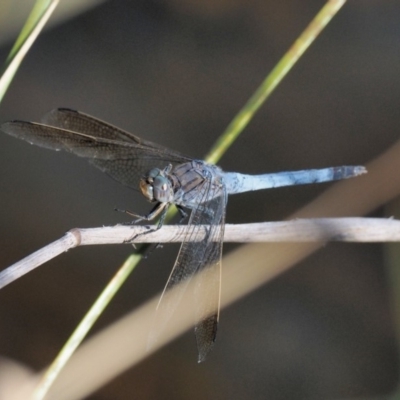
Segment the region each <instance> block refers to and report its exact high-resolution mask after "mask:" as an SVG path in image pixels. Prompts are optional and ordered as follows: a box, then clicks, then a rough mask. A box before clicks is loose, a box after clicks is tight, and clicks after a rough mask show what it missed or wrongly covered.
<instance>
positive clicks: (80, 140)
mask: <svg viewBox="0 0 400 400" xmlns="http://www.w3.org/2000/svg"><path fill="white" fill-rule="evenodd" d="M1 129H2V130H3V131H4V132H5V133H7V134H9V135H11V136H14V137H16V138H18V139H23V140H26V141H27V142H29V143H31V144H35V145H38V146H40V147H44V148H47V149H52V150H65V151H68V152H71V153H73V154H75V155H77V156H79V157H84V158H88V159H89V161H90V163H91V164H93V165H94V166H95V167H97V168H99V169H100V170H101V171H103V172H105V173H107V174H108V175H110V176H111V177H112V178H114V179H115V180H117V181H119V182H120V183H122V184H124V185H127V186H129V187H131V188H134V189H136V190H140V192H141V193H142V194H143V195H144V196H145V197H146V199H147V200H149V201H150V202H152V203H154V207H153V209H152V210H151V211H150V212H149V214H147V215H145V216H136V217H137V219H136V221H135V222H137V221H142V220H153V219H155V218H156V217H157V216H159V223H158V225H157V229H160V228H161V227H162V224H163V222H164V217H165V215H166V211H167V210H168V208H169V207H170V206H171V205H172V204H175V205H176V206H177V207H178V208H179V209H180V210H182V212H184V211H183V210H184V209H187V210H189V211H190V216H189V219H188V223H187V226H186V228H185V234H184V237H183V240H182V243H181V246H180V250H179V253H178V256H177V259H176V261H175V264H174V266H173V268H172V271H171V274H170V276H169V278H168V281H167V283H166V286H165V289H164V291H163V294H162V296H161V298H160V301H159V303H158V306H157V311H156V319H159V320H160V324H159V325H158V326H159V327H163V326H165V325H166V324H167V323H168V320H170V319H171V317H172V315H173V314H174V312H175V310H176V309H177V307H178V304H179V303H180V301H181V300H182V298H183V294H184V293H185V290H186V288H187V286H188V283H189V282H190V280H191V279H192V278H193V277H194V276H195V275H196V274H197V273H198V272H202V274H200V275H201V276H202V277H205V276H207V278H208V279H207V284H205V278H201V279H202V280H200V282H198V283H197V284H196V289H195V291H194V295H193V298H194V300H195V301H194V319H195V336H196V342H197V348H198V362H202V361H204V360H205V359H206V356H207V354H208V353H209V351H210V350H211V348H212V347H213V345H214V342H215V339H216V334H217V327H218V321H219V311H220V298H221V256H222V244H223V238H224V225H225V211H226V205H227V201H228V195H231V194H235V193H242V192H247V191H252V190H260V189H268V188H276V187H281V186H290V185H302V184H308V183H320V182H328V181H334V180H339V179H345V178H350V177H355V176H358V175H360V174H363V173H365V172H366V170H365V168H364V167H362V166H340V167H329V168H323V169H310V170H300V171H289V172H278V173H269V174H262V175H246V174H241V173H236V172H223V171H222V169H221V168H220V167H218V166H216V165H213V164H209V163H207V162H205V161H203V160H197V159H193V158H190V157H187V156H185V155H183V154H181V153H179V152H177V151H174V150H171V149H169V148H167V147H164V146H161V145H159V144H156V143H153V142H150V141H147V140H144V139H142V138H140V137H138V136H136V135H134V134H132V133H129V132H126V131H124V130H122V129H119V128H117V127H115V126H113V125H110V124H108V123H106V122H104V121H101V120H99V119H97V118H94V117H92V116H89V115H87V114H84V113H82V112H79V111H75V110H71V109H67V108H59V109H54V110H52V111H50V112H49V113H47V114H46V115H44V117H43V118H42V122H41V123H34V122H26V121H11V122H6V123H4V124H2V125H1ZM204 226H206V227H207V229H206V233H205V235H204V238H203V239H202V240H201V241H200V242H198V241H195V240H194V237H195V236H197V234H198V232H199V229H204V228H202V227H204ZM172 288H175V290H174V291H173V292H171V293H173V295H172V296H167V297H168V299H167V300H165V301H163V300H164V299H165V297H166V296H165V293H167V292H169V291H170V290H171V289H172ZM157 334H158V333H157Z"/></svg>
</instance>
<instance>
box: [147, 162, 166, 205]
mask: <svg viewBox="0 0 400 400" xmlns="http://www.w3.org/2000/svg"><path fill="white" fill-rule="evenodd" d="M169 170H170V167H167V168H165V169H163V170H161V169H159V168H153V169H152V170H150V171H149V172H148V173H147V174H146V175H145V176H143V177H142V178H141V179H140V190H141V192H142V194H143V196H145V197H146V198H147V199H148V200H150V201H151V202H156V201H158V202H160V203H170V202H172V200H173V199H174V191H173V189H172V183H171V181H170V180H169V179H168V177H167V176H166V175H167V174H168V172H169Z"/></svg>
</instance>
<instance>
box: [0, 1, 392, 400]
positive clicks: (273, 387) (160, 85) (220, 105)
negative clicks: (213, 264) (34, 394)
mask: <svg viewBox="0 0 400 400" xmlns="http://www.w3.org/2000/svg"><path fill="white" fill-rule="evenodd" d="M24 3H26V4H24ZM32 3H33V2H32V1H27V2H22V1H20V2H18V5H17V2H13V1H9V2H8V1H5V0H2V1H1V2H0V45H1V47H0V59H1V60H5V59H6V57H7V54H8V52H9V50H10V48H11V46H12V43H13V40H14V38H15V35H16V34H17V33H18V31H19V30H20V28H21V26H22V25H23V22H24V20H25V19H26V17H27V15H28V14H29V11H30V7H31V6H32ZM76 3H77V4H78V8H77V9H76V8H74V7H75V2H72V1H68V2H63V1H61V6H60V8H59V9H58V10H57V11H56V13H55V15H54V18H53V17H52V21H53V22H52V25H51V26H50V27H49V28H48V29H47V30H46V31H45V32H44V33H43V34H42V35H41V36H40V37H39V39H38V40H37V42H36V43H35V45H34V46H33V48H32V50H31V51H30V52H29V54H28V56H27V57H26V60H25V61H24V62H23V64H22V67H21V69H20V70H19V72H18V74H17V76H16V78H15V80H14V82H13V83H12V86H11V87H10V89H9V91H8V93H7V95H6V97H5V100H4V101H3V103H2V106H1V107H0V121H1V122H4V121H7V120H11V119H22V120H32V121H39V120H40V117H41V116H42V115H43V114H44V113H46V112H47V111H49V110H50V109H52V108H56V107H69V108H74V109H78V110H81V111H84V112H86V113H89V114H92V115H94V116H97V117H98V118H100V119H103V120H105V121H108V122H110V123H112V124H114V125H117V126H119V127H121V128H124V129H126V130H128V131H131V132H133V133H135V134H137V135H139V136H143V137H144V138H146V139H149V140H152V141H155V142H157V143H160V144H163V145H166V146H168V147H171V148H174V149H176V150H178V151H180V152H182V153H184V154H187V155H189V156H192V157H196V158H202V157H203V156H204V154H205V153H206V152H207V151H208V149H209V148H210V147H211V145H212V144H213V143H214V140H215V139H216V138H217V137H218V135H219V134H220V133H221V132H222V131H223V130H224V129H225V128H226V126H227V125H228V123H229V122H230V121H231V119H232V118H233V117H234V116H235V114H236V113H237V112H238V110H239V109H240V108H241V107H242V106H243V104H244V103H245V101H246V100H247V99H248V98H249V97H250V95H251V94H252V93H253V91H254V90H255V89H256V88H257V86H258V85H259V84H260V82H261V81H262V80H263V79H264V77H265V76H266V74H267V73H268V72H269V71H270V70H271V69H272V68H273V67H274V65H275V64H276V63H277V61H278V60H279V59H280V57H281V56H282V55H283V54H284V52H285V51H286V50H287V49H288V48H289V46H290V45H291V44H292V43H293V41H294V40H295V39H296V38H297V36H298V35H299V34H300V33H301V32H302V30H303V29H304V28H305V27H306V26H307V24H308V23H309V21H310V20H311V19H312V18H313V16H314V15H315V14H316V13H317V12H318V11H319V9H320V8H321V7H322V6H323V4H324V3H325V2H324V1H319V0H291V1H280V2H277V1H266V0H252V1H245V0H235V1H232V0H231V1H226V0H212V1H211V0H202V1H199V0H186V1H185V0H166V1H160V0H143V1H140V0H137V1H122V0H110V1H103V2H96V1H90V2H84V1H80V2H76ZM399 16H400V3H399V2H398V1H395V0H380V1H373V0H369V1H368V0H363V1H351V2H349V3H348V4H347V5H345V6H344V8H343V9H342V10H341V11H340V13H339V14H338V16H337V17H336V18H335V19H334V20H333V21H332V22H331V24H330V25H329V26H328V28H327V29H326V30H325V31H324V32H323V34H322V35H321V37H320V38H318V40H317V41H316V42H315V43H314V44H313V45H312V47H311V48H310V49H309V50H308V51H307V53H306V54H305V56H304V57H303V58H302V59H301V61H300V62H299V63H298V64H297V65H296V66H295V68H294V69H293V71H291V72H290V74H289V75H288V77H287V78H286V79H285V80H284V82H283V83H282V84H281V85H280V86H279V88H278V89H277V90H276V92H275V93H274V94H273V95H272V97H271V98H270V99H269V100H268V102H267V103H266V105H265V106H264V107H263V108H262V109H261V111H260V112H259V113H258V114H257V116H256V117H255V119H254V120H253V121H252V122H251V124H250V125H249V126H248V128H247V129H246V131H245V132H244V133H243V134H242V136H241V137H240V138H239V139H238V140H237V142H236V143H235V144H234V145H233V146H232V148H231V149H230V150H229V152H228V153H227V154H226V155H225V156H224V158H223V159H222V160H221V162H220V163H219V164H220V166H221V167H222V168H223V169H224V170H227V171H239V172H244V173H263V172H274V171H282V170H294V169H305V168H321V167H327V166H333V165H342V164H353V165H357V164H365V163H366V162H367V161H369V160H370V159H372V158H374V157H375V156H377V155H379V154H380V153H381V152H383V151H384V150H386V149H387V148H388V147H390V146H391V145H392V144H393V143H394V142H395V141H396V140H397V139H398V132H399V130H400V113H399V111H398V103H399V100H400V74H399V66H400V24H399ZM393 172H394V173H396V172H397V171H393ZM0 187H1V196H0V248H1V249H2V250H1V251H0V267H1V268H2V269H3V268H5V267H7V266H9V265H10V264H12V263H13V262H15V261H17V260H19V259H21V258H23V257H24V256H26V255H28V254H30V253H31V252H33V251H35V250H37V249H39V248H40V247H42V246H44V245H46V244H47V243H49V242H51V241H53V240H55V239H57V238H58V237H60V236H62V234H63V233H64V232H66V231H67V230H69V229H71V228H73V227H95V226H102V225H114V224H116V223H120V222H124V221H127V220H128V219H127V217H126V216H125V215H123V214H120V213H116V212H115V211H114V208H115V207H119V208H127V209H131V210H134V211H135V212H138V213H146V212H147V211H148V210H149V204H148V203H146V201H145V200H144V199H143V198H142V196H141V195H139V194H138V193H137V192H135V191H133V190H131V189H129V188H126V187H123V186H121V185H119V184H118V183H116V182H114V181H113V180H112V179H110V178H108V177H107V176H106V175H104V174H102V173H100V172H99V171H98V170H96V169H95V168H93V167H91V166H90V165H89V164H88V163H87V162H86V161H85V160H83V159H78V158H76V157H74V156H73V155H70V154H65V153H55V152H51V151H46V150H44V149H41V148H38V147H33V146H29V145H27V143H25V142H22V141H18V140H15V139H14V138H11V137H9V136H7V135H5V134H0ZM327 187H328V185H311V186H306V187H297V188H282V189H277V190H273V191H268V192H265V191H264V192H257V193H247V194H242V195H237V196H234V197H230V198H229V204H228V211H227V222H228V223H244V222H256V221H257V222H258V221H270V220H271V221H273V220H281V219H284V218H285V217H287V216H288V215H290V214H291V213H293V212H294V211H295V210H296V209H298V208H299V207H301V206H303V205H304V204H307V203H308V202H309V201H311V200H312V199H313V198H315V197H316V196H317V195H318V194H319V193H321V192H322V191H324V190H325V189H326V188H327ZM393 210H394V208H391V212H390V213H391V214H390V215H393V213H394V211H393ZM387 213H388V211H387V210H385V209H378V210H375V212H374V213H373V214H371V215H373V216H385V215H386V214H387ZM178 248H179V247H178V245H165V246H164V247H163V248H162V249H160V250H157V251H154V252H153V253H152V255H151V257H149V258H148V259H146V260H144V261H143V262H142V263H141V264H140V266H139V268H137V269H136V271H135V272H134V274H133V275H132V277H131V278H130V279H129V281H128V282H127V283H126V285H125V286H124V287H123V289H122V290H121V291H120V293H119V294H118V295H117V297H116V299H115V300H114V301H113V303H112V304H111V306H110V307H109V308H108V309H107V310H106V312H105V313H104V314H103V315H102V317H101V318H100V320H99V322H98V323H97V324H96V327H95V329H94V332H96V331H98V330H100V329H101V328H103V327H105V326H107V325H108V324H110V323H111V322H112V321H115V320H116V319H118V318H119V317H121V316H122V315H124V314H125V313H127V312H128V311H130V310H132V309H134V308H135V307H137V306H138V305H140V304H142V303H143V302H144V301H145V300H146V299H148V298H150V297H152V296H154V295H155V294H156V293H158V292H159V291H160V290H162V288H163V286H164V284H165V282H166V280H167V277H168V275H169V272H170V268H171V267H172V265H173V263H174V259H175V258H176V255H177V251H178ZM232 248H233V245H229V244H226V245H225V247H224V252H225V253H228V252H229V251H230V250H231V249H232ZM132 251H133V249H132V247H131V246H127V245H120V246H103V247H87V248H78V249H74V250H73V251H70V252H68V253H67V254H63V255H61V256H59V257H58V258H56V259H54V260H52V261H51V262H49V263H47V264H46V265H44V266H42V267H40V268H39V269H37V270H36V271H34V272H32V273H30V274H28V275H26V276H24V277H23V278H22V279H20V280H18V281H17V282H15V283H13V284H12V285H10V286H8V287H6V288H4V289H3V290H2V291H1V292H0V354H1V355H2V356H3V357H6V358H8V359H11V360H14V361H17V362H19V363H21V364H23V365H25V366H27V367H28V368H31V369H32V370H34V371H38V370H40V369H42V368H44V367H45V366H46V365H47V364H48V363H49V362H50V361H51V360H52V359H53V358H54V357H55V355H56V354H57V352H58V351H59V349H60V347H61V346H62V345H63V343H64V342H65V340H66V339H67V338H68V337H69V335H70V333H71V332H72V330H73V329H74V327H75V326H76V324H77V323H78V322H79V321H80V319H81V318H82V316H83V315H84V314H85V312H86V311H87V309H88V308H89V306H90V305H91V304H92V302H93V301H94V300H95V298H96V297H97V295H98V294H99V292H100V291H101V290H102V288H103V287H104V285H105V284H106V283H107V282H108V280H109V279H110V278H111V276H112V275H113V273H114V272H115V271H116V269H117V268H118V267H119V265H120V264H121V263H122V262H123V261H124V259H125V258H126V257H127V256H128V255H129V254H130V253H131V252H132ZM387 251H388V250H387V246H386V245H378V244H343V243H332V244H329V245H328V246H326V247H324V248H323V249H321V250H320V251H318V252H317V253H315V254H313V255H312V256H311V257H309V258H307V259H306V260H305V261H303V262H301V263H299V264H298V265H296V266H295V268H293V269H292V270H290V271H289V272H287V273H285V274H283V275H281V276H279V277H278V278H277V279H275V280H274V281H272V282H270V283H269V284H268V285H265V286H263V287H262V288H260V289H259V290H257V291H255V292H253V293H252V294H251V295H249V296H247V297H246V298H244V299H242V300H241V301H239V302H237V303H235V304H233V305H232V306H231V307H229V308H227V309H224V310H223V311H222V314H221V323H220V329H219V334H218V340H217V344H216V346H215V348H214V350H213V351H212V353H211V354H210V355H209V358H208V360H207V361H206V362H205V363H203V364H200V365H198V364H197V363H196V358H197V354H196V352H197V349H196V345H195V341H194V336H193V332H187V333H186V334H185V335H184V336H182V337H180V338H178V339H177V340H176V341H174V342H173V343H171V344H170V345H169V346H167V347H165V348H164V349H162V350H161V351H159V352H157V353H156V354H154V355H152V356H151V357H150V358H148V359H146V360H145V361H143V362H142V363H141V364H139V365H138V366H136V367H134V368H131V369H130V370H129V371H127V372H126V373H124V374H123V375H121V376H119V377H117V378H116V379H115V380H113V381H112V382H110V383H108V384H106V385H105V386H104V387H103V388H101V389H100V390H99V391H98V392H96V393H95V394H93V395H91V397H90V399H92V400H100V399H113V400H118V399H128V398H133V397H135V398H139V399H141V398H146V399H188V398H190V399H204V398H211V399H227V398H229V399H266V398H268V399H279V400H287V399H339V398H372V397H373V396H382V397H383V396H384V395H386V394H388V393H391V392H393V391H394V390H395V388H396V387H397V384H398V371H399V368H398V367H399V359H398V345H397V336H396V318H395V313H394V305H393V296H394V293H393V291H394V290H395V287H394V286H395V285H394V283H393V281H391V279H390V277H391V274H390V273H389V269H388V265H387V260H388V257H385V254H387ZM243 268H246V266H245V265H244V266H243ZM397 318H398V317H397ZM134 340H135V338H134V332H132V341H134ZM3 362H4V361H3ZM0 373H1V363H0Z"/></svg>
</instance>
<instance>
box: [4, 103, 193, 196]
mask: <svg viewBox="0 0 400 400" xmlns="http://www.w3.org/2000/svg"><path fill="white" fill-rule="evenodd" d="M55 111H58V110H54V111H53V112H51V113H49V114H48V119H49V122H51V121H53V122H54V123H55V120H56V115H57V116H58V118H59V121H58V124H57V125H60V126H50V125H45V124H38V123H33V122H24V121H13V122H7V123H5V124H3V125H2V126H1V129H2V130H3V131H4V132H6V133H8V134H9V135H11V136H14V137H17V138H19V139H23V140H26V141H28V142H29V143H31V144H35V145H37V146H40V147H44V148H47V149H52V150H66V151H69V152H71V153H74V154H75V155H77V156H80V157H85V158H89V159H90V162H91V163H92V164H93V165H95V166H96V167H97V168H99V169H101V170H102V171H104V172H106V173H107V174H109V175H110V176H111V177H113V178H114V179H115V180H117V181H119V182H121V183H122V184H124V185H127V186H130V187H133V188H134V189H138V187H139V179H140V178H141V176H142V175H143V174H145V173H146V172H147V171H148V170H150V169H151V168H155V167H158V168H164V167H165V166H166V165H168V164H173V165H176V164H178V163H182V162H186V161H188V160H190V159H189V158H187V157H185V156H182V155H180V154H179V153H176V152H174V151H172V150H168V149H166V148H163V147H161V146H157V145H156V144H153V143H151V146H149V145H148V143H150V142H145V141H141V139H140V138H137V137H136V136H134V135H130V134H129V133H124V132H123V131H121V130H119V129H118V128H114V127H112V126H111V125H108V124H106V123H102V122H101V121H98V120H96V119H94V118H92V117H89V116H86V115H85V114H80V113H77V112H72V111H70V110H67V111H68V113H67V114H63V113H55ZM74 113H76V114H74ZM49 115H52V116H53V119H51V118H50V117H49ZM62 115H64V126H65V127H61V125H62V123H61V122H60V121H61V116H62ZM69 115H71V116H74V115H75V116H79V117H76V118H75V119H72V117H71V120H72V121H74V122H73V123H71V124H70V125H71V129H67V128H66V127H68V123H67V122H68V121H71V120H70V119H69V118H68V116H69ZM82 116H84V117H82ZM78 121H80V123H78ZM83 121H92V122H93V123H92V125H84V122H83ZM96 122H97V123H98V125H99V126H97V127H96V126H95V123H96ZM85 127H86V128H85ZM88 127H89V128H90V129H93V130H92V131H91V130H90V129H89V128H88ZM72 128H73V129H78V128H80V129H81V130H82V131H84V132H79V131H75V130H72ZM123 135H126V136H125V139H123V137H124V136H123ZM133 138H135V140H134V139H133Z"/></svg>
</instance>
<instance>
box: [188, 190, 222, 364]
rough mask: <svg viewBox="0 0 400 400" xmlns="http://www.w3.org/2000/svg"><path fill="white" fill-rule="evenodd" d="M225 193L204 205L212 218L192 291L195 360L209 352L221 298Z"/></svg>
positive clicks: (203, 217) (199, 359) (205, 221)
mask: <svg viewBox="0 0 400 400" xmlns="http://www.w3.org/2000/svg"><path fill="white" fill-rule="evenodd" d="M226 203H227V194H226V191H225V188H223V190H221V193H220V195H219V196H218V197H216V198H214V199H213V200H211V201H209V202H208V203H206V208H207V211H206V213H205V214H208V213H209V214H210V215H212V219H213V222H212V225H211V226H210V230H209V232H207V235H208V236H207V238H206V241H207V243H208V244H207V246H206V248H205V253H204V256H203V257H204V260H206V263H205V264H203V265H201V266H200V267H199V272H200V270H201V272H202V274H201V275H200V276H199V281H198V283H197V285H196V289H195V301H196V306H195V312H196V314H195V318H196V325H195V335H196V341H197V349H198V353H199V358H198V361H199V362H202V361H204V360H205V358H206V356H207V354H208V352H209V351H210V350H211V348H212V346H213V344H214V342H215V339H216V335H217V328H218V321H219V310H220V299H221V265H222V263H221V258H222V245H223V240H224V227H225V210H226ZM210 215H209V216H207V215H204V213H203V216H202V221H200V224H201V225H203V224H205V225H206V224H207V222H208V221H207V220H209V219H211V217H210Z"/></svg>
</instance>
